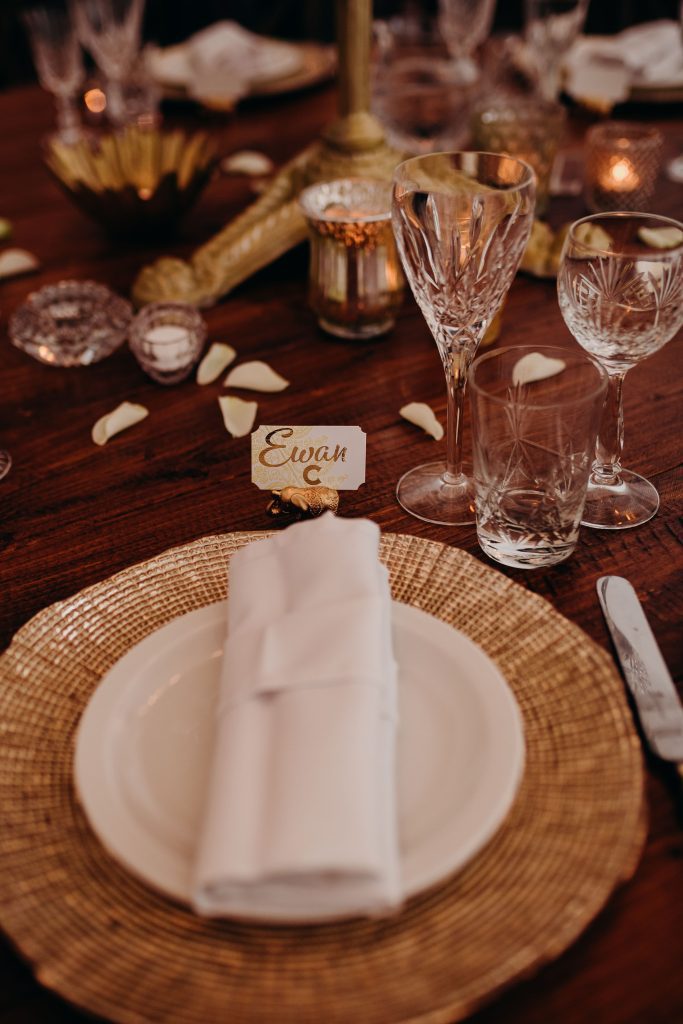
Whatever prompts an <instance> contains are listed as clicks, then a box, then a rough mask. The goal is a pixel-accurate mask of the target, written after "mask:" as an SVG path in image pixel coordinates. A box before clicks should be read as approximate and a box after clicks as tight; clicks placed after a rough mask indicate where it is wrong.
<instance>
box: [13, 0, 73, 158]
mask: <svg viewBox="0 0 683 1024" xmlns="http://www.w3.org/2000/svg"><path fill="white" fill-rule="evenodd" d="M23 17H24V24H25V25H26V29H27V31H28V35H29V40H30V42H31V50H32V52H33V60H34V63H35V66H36V71H37V72H38V78H39V80H40V84H41V85H42V86H43V88H44V89H47V91H48V92H51V93H52V94H53V95H54V97H55V100H56V103H57V132H58V134H59V135H60V137H61V138H62V139H63V140H64V141H65V142H73V141H74V140H76V139H77V138H78V137H79V136H80V133H81V122H80V118H79V116H78V113H77V112H76V108H75V105H74V95H75V93H76V90H77V89H78V87H79V85H80V84H81V83H82V81H83V78H84V75H85V70H84V67H83V56H82V53H81V47H80V44H79V42H78V39H77V38H76V33H75V31H74V28H73V26H72V24H71V21H70V19H69V18H68V17H67V15H66V14H65V13H64V11H60V10H58V9H52V8H47V7H35V8H33V9H31V10H28V11H26V12H25V13H24V16H23Z"/></svg>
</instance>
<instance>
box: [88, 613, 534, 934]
mask: <svg viewBox="0 0 683 1024" xmlns="http://www.w3.org/2000/svg"><path fill="white" fill-rule="evenodd" d="M226 609H227V605H226V603H225V602H221V603H219V604H212V605H207V606H206V607H205V608H200V609H199V610H197V611H194V612H190V613H189V614H187V615H183V616H181V617H179V618H177V619H174V620H173V621H172V622H170V623H168V624H167V625H166V626H164V627H162V628H161V629H159V630H157V631H156V632H154V633H151V634H150V635H149V636H148V637H146V638H145V639H144V640H142V641H141V642H140V643H139V644H137V645H136V646H135V647H133V648H132V649H131V650H130V651H128V653H127V654H125V655H124V657H122V658H121V659H120V660H119V661H118V662H117V663H116V664H115V665H114V666H113V668H112V669H111V670H110V671H109V672H108V673H107V675H106V676H105V677H104V679H103V680H102V682H101V683H100V685H99V686H98V688H97V689H96V691H95V693H94V694H93V696H92V697H91V699H90V701H89V703H88V705H87V707H86V709H85V712H84V713H83V717H82V718H81V721H80V724H79V728H78V733H77V737H76V756H75V782H76V789H77V793H78V796H79V798H80V801H81V803H82V805H83V807H84V809H85V812H86V814H87V816H88V818H89V820H90V823H91V825H92V827H93V829H94V831H95V833H96V834H97V835H98V837H99V838H100V840H101V842H102V843H103V844H104V846H105V847H106V849H107V850H108V851H109V852H110V853H111V854H112V855H113V856H114V857H115V858H116V859H117V860H119V861H120V862H121V863H122V864H123V865H124V866H125V867H127V868H128V869H129V870H130V871H132V872H133V873H134V874H135V875H137V876H138V877H139V878H141V879H143V880H144V881H145V882H147V883H148V884H150V885H151V886H153V887H154V888H156V889H159V890H161V891H162V892H164V893H166V894H168V895H169V896H172V897H174V898H176V899H178V900H181V901H182V902H185V903H189V902H190V901H191V871H192V864H193V858H194V853H195V841H196V837H197V833H198V829H199V822H200V816H201V813H202V802H203V794H204V792H205V791H206V786H207V781H208V775H209V767H210V759H211V746H212V724H213V710H214V706H215V703H216V700H217V694H218V683H219V675H220V666H221V655H222V647H223V640H224V635H225V628H226V621H227V610H226ZM392 618H393V634H394V648H395V654H396V658H397V661H398V665H399V728H398V756H397V786H398V815H399V841H400V858H401V875H402V889H403V895H404V897H408V896H412V895H414V894H415V893H418V892H420V891H421V890H423V889H425V888H427V887H429V886H431V885H433V884H435V883H437V882H439V881H441V880H443V879H445V878H446V877H447V876H449V875H451V874H452V873H453V872H454V871H456V870H458V869H459V868H461V867H462V866H463V865H464V864H465V863H466V862H467V861H468V860H469V859H470V858H471V857H473V856H474V854H476V853H477V851H479V850H480V849H481V848H482V847H483V846H484V844H485V843H486V842H488V840H489V839H490V838H491V837H492V836H493V834H494V833H495V831H496V830H497V829H498V827H499V826H500V825H501V824H502V822H503V819H504V818H505V816H506V814H507V812H508V811H509V809H510V806H511V804H512V802H513V800H514V797H515V793H516V791H517V788H518V785H519V782H520V780H521V777H522V771H523V766H524V737H523V731H522V720H521V715H520V712H519V708H518V706H517V703H516V701H515V698H514V696H513V695H512V692H511V690H510V689H509V687H508V685H507V683H506V682H505V680H504V679H503V677H502V675H501V673H500V672H499V670H498V669H497V668H496V666H495V665H494V664H493V662H492V661H491V660H490V659H489V658H488V657H487V656H486V655H485V654H484V653H483V651H482V650H481V649H480V648H479V647H477V646H476V644H474V643H473V642H472V641H471V640H469V639H468V638H467V637H466V636H464V635H463V634H462V633H460V632H458V631H457V630H456V629H453V628H452V627H451V626H448V625H446V624H445V623H444V622H442V621H441V620H439V619H435V618H433V617H432V616H431V615H427V614H426V613H425V612H423V611H420V610H419V609H417V608H414V607H412V606H409V605H404V604H399V603H397V602H394V604H393V610H392ZM281 914H282V911H280V915H278V913H277V910H276V908H261V907H260V908H259V910H258V911H256V910H255V911H254V914H253V916H254V917H263V918H268V919H270V920H273V919H276V918H277V917H278V916H281ZM287 919H288V920H290V921H291V920H292V914H291V912H288V914H287ZM303 919H304V918H303V915H302V918H301V920H303ZM305 919H306V920H311V919H312V918H311V917H310V915H307V916H306V918H305Z"/></svg>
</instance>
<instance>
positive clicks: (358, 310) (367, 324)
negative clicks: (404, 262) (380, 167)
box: [299, 178, 404, 339]
mask: <svg viewBox="0 0 683 1024" xmlns="http://www.w3.org/2000/svg"><path fill="white" fill-rule="evenodd" d="M299 203H300V206H301V210H302V212H303V214H304V216H305V218H306V220H307V222H308V228H309V236H310V241H311V256H310V264H309V293H308V294H309V303H310V306H311V308H312V309H313V311H314V312H315V313H316V315H317V317H318V323H319V324H320V326H321V327H322V328H323V330H324V331H327V332H328V333H330V334H334V335H336V336H338V337H341V338H356V339H364V338H374V337H376V336H377V335H380V334H385V333H386V332H387V331H388V330H390V329H391V328H392V327H393V325H394V322H395V319H396V314H397V312H398V309H399V308H400V306H401V302H402V300H403V289H404V278H403V272H402V270H401V266H400V263H399V258H398V252H397V250H396V243H395V241H394V235H393V231H392V227H391V186H390V185H389V184H387V183H386V182H380V181H372V180H370V179H366V178H343V179H339V180H338V181H329V182H324V183H322V184H317V185H311V186H310V187H309V188H307V189H304V191H303V192H302V193H301V196H300V197H299Z"/></svg>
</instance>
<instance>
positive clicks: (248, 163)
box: [221, 149, 275, 177]
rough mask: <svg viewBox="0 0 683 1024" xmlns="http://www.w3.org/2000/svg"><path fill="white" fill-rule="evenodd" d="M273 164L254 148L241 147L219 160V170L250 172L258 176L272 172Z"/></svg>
mask: <svg viewBox="0 0 683 1024" xmlns="http://www.w3.org/2000/svg"><path fill="white" fill-rule="evenodd" d="M274 169H275V164H274V163H273V161H272V160H271V159H270V157H269V156H266V154H265V153H259V152H258V151H257V150H255V149H241V150H240V151H239V152H238V153H232V154H231V156H226V157H225V159H224V160H221V170H222V171H223V173H224V174H250V175H253V176H255V177H259V176H260V175H263V174H272V173H273V171H274Z"/></svg>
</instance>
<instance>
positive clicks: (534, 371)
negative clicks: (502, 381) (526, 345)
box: [512, 352, 567, 385]
mask: <svg viewBox="0 0 683 1024" xmlns="http://www.w3.org/2000/svg"><path fill="white" fill-rule="evenodd" d="M566 366H567V364H566V363H565V362H564V361H563V360H562V359H549V358H548V356H544V355H543V353H542V352H530V353H529V354H528V355H527V356H522V358H521V359H518V360H517V362H516V363H515V365H514V367H513V370H512V383H513V384H515V385H517V384H532V383H533V381H535V380H545V379H546V377H554V376H555V375H556V374H558V373H562V371H563V370H564V369H566Z"/></svg>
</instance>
